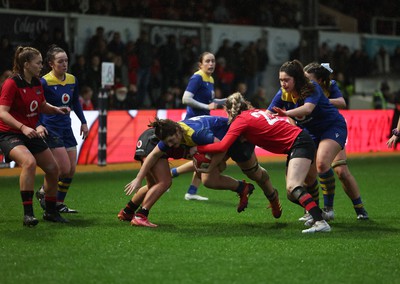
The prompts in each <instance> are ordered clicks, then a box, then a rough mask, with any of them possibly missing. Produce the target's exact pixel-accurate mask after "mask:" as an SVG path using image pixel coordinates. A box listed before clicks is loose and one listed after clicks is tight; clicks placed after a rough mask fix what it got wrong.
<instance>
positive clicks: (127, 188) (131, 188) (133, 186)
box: [124, 178, 142, 195]
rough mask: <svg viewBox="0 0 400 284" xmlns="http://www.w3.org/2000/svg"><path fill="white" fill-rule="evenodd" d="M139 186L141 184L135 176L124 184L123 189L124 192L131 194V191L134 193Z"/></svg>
mask: <svg viewBox="0 0 400 284" xmlns="http://www.w3.org/2000/svg"><path fill="white" fill-rule="evenodd" d="M141 186H142V182H141V181H139V180H138V179H137V178H135V179H134V180H132V181H131V182H130V183H128V184H127V185H125V190H124V191H125V194H126V195H131V194H132V193H135V192H136V191H137V190H138V189H139V188H140V187H141Z"/></svg>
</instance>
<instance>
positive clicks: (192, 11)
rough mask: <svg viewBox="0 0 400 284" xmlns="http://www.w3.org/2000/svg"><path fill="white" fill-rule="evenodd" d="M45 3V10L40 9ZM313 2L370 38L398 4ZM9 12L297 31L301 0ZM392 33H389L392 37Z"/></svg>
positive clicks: (74, 0) (141, 2) (127, 2)
mask: <svg viewBox="0 0 400 284" xmlns="http://www.w3.org/2000/svg"><path fill="white" fill-rule="evenodd" d="M46 2H47V4H48V6H47V7H46ZM319 3H320V4H322V5H324V6H326V7H330V8H332V9H335V10H336V11H339V12H341V13H343V14H345V15H348V16H351V17H354V18H355V19H362V20H360V21H358V31H357V32H359V33H371V32H372V26H371V21H372V18H373V17H388V18H398V11H399V9H400V3H399V2H398V1H365V0H352V1H342V0H319ZM3 5H4V4H3ZM8 5H9V8H12V9H25V10H39V11H44V10H46V8H48V10H49V11H52V12H75V13H85V14H92V15H102V16H117V17H134V18H151V19H162V20H175V21H191V22H211V23H224V24H237V25H262V26H270V27H280V28H283V27H287V28H298V27H299V25H300V24H301V20H302V19H301V8H302V7H303V5H304V2H303V1H295V0H268V1H258V0H230V1H227V0H217V1H211V0H201V1H195V0H136V1H132V0H114V1H108V0H70V1H46V0H13V1H9V3H8ZM318 25H319V26H329V27H335V26H336V22H335V20H334V19H332V18H331V17H330V16H329V15H326V14H320V15H319V20H318ZM376 28H377V30H379V32H380V33H382V34H397V35H399V34H400V28H397V30H395V31H393V25H392V23H389V22H387V23H385V22H382V23H380V24H379V23H378V26H377V27H376ZM393 32H394V33H393Z"/></svg>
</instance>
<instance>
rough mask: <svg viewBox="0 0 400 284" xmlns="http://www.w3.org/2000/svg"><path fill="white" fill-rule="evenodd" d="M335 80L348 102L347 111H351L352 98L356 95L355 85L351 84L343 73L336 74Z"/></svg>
mask: <svg viewBox="0 0 400 284" xmlns="http://www.w3.org/2000/svg"><path fill="white" fill-rule="evenodd" d="M335 80H336V83H337V85H338V87H339V89H340V91H341V92H342V95H343V99H344V100H345V102H346V109H349V108H350V97H351V96H352V95H353V94H354V85H353V84H351V83H350V82H349V80H348V79H347V78H346V77H345V76H344V74H343V73H342V72H338V73H336V75H335Z"/></svg>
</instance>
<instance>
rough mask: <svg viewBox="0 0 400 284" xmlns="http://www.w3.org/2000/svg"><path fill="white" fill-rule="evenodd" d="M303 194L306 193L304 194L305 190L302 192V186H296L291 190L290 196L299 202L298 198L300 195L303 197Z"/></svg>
mask: <svg viewBox="0 0 400 284" xmlns="http://www.w3.org/2000/svg"><path fill="white" fill-rule="evenodd" d="M305 193H306V192H305V190H304V188H303V187H302V186H296V187H295V188H294V189H293V191H292V196H293V197H294V198H295V199H297V200H299V199H300V197H301V196H302V195H304V194H305Z"/></svg>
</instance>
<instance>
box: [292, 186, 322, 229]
mask: <svg viewBox="0 0 400 284" xmlns="http://www.w3.org/2000/svg"><path fill="white" fill-rule="evenodd" d="M292 195H293V197H295V198H296V199H297V200H298V201H299V203H300V204H301V206H302V207H303V208H304V209H305V210H307V211H308V213H310V214H311V216H312V217H313V219H314V220H315V221H321V220H323V218H322V215H321V209H320V208H319V207H318V205H317V203H315V201H314V200H313V198H312V196H311V194H309V193H307V192H306V191H305V189H304V188H303V187H302V186H298V187H296V188H295V189H294V190H293V192H292Z"/></svg>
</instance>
